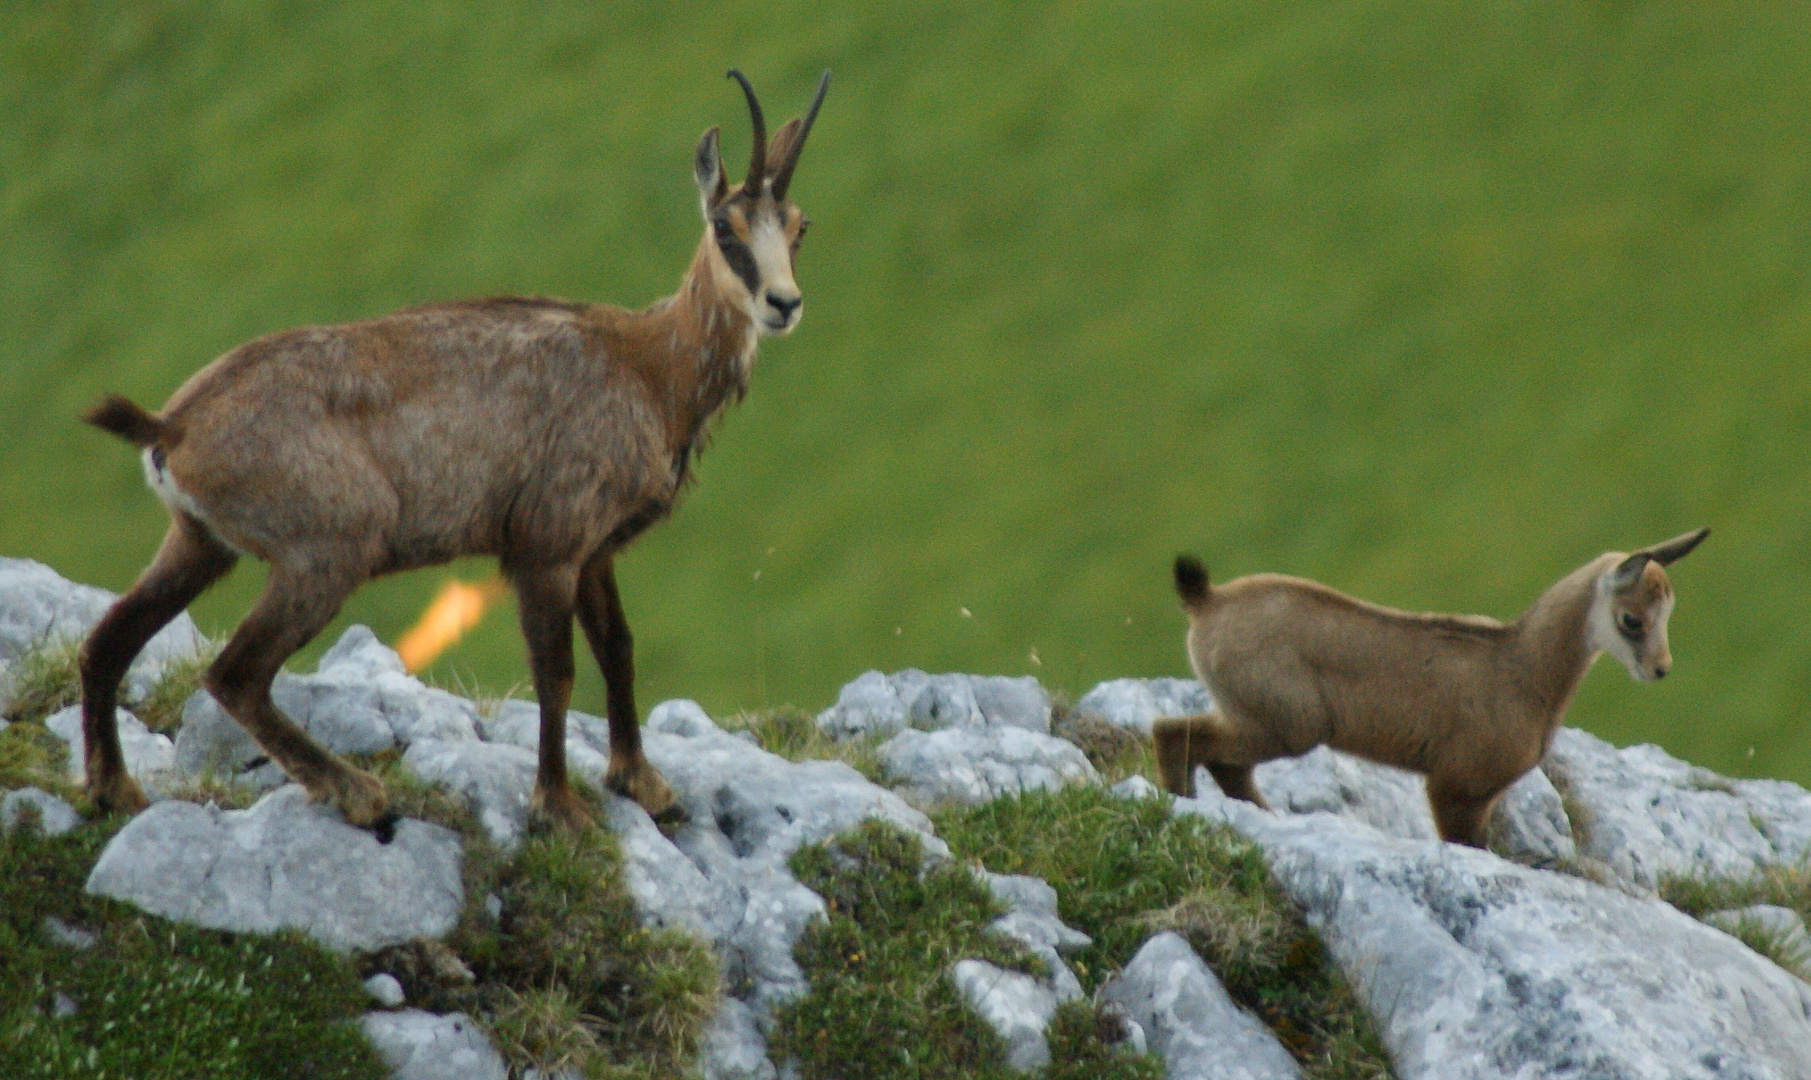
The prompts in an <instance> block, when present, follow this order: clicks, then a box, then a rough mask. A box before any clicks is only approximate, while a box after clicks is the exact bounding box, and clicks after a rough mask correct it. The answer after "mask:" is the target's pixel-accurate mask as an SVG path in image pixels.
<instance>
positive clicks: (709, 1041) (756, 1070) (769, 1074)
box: [698, 996, 777, 1080]
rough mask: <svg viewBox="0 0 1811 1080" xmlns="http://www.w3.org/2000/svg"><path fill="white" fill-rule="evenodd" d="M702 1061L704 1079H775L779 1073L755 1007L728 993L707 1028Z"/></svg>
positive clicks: (702, 1046) (700, 1046)
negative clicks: (755, 1012)
mask: <svg viewBox="0 0 1811 1080" xmlns="http://www.w3.org/2000/svg"><path fill="white" fill-rule="evenodd" d="M698 1064H699V1067H700V1068H701V1070H702V1071H703V1073H704V1080H774V1078H775V1076H776V1075H777V1072H776V1070H775V1069H774V1067H773V1062H772V1061H770V1060H768V1057H767V1040H766V1039H763V1038H762V1037H761V1031H760V1028H758V1027H757V1026H756V1025H755V1016H754V1012H753V1010H751V1009H750V1008H749V1007H748V1006H747V1005H746V1004H744V1003H743V1002H741V1001H738V1000H737V999H735V998H733V997H728V996H725V997H724V998H723V999H722V1000H721V1001H720V1002H719V1003H718V1005H717V1012H716V1015H714V1016H712V1017H711V1022H710V1023H709V1024H708V1025H707V1026H706V1027H705V1029H704V1038H703V1040H702V1041H701V1044H700V1045H699V1047H698Z"/></svg>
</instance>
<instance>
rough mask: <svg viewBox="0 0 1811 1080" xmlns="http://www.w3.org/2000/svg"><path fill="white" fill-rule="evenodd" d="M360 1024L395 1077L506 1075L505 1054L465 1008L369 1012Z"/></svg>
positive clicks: (490, 1078) (439, 1079)
mask: <svg viewBox="0 0 1811 1080" xmlns="http://www.w3.org/2000/svg"><path fill="white" fill-rule="evenodd" d="M360 1026H362V1027H363V1028H364V1031H365V1038H367V1039H370V1040H371V1044H372V1045H373V1046H375V1047H377V1052H378V1054H380V1055H381V1056H382V1057H383V1059H384V1064H386V1065H388V1066H389V1067H390V1076H391V1080H506V1078H507V1076H508V1070H507V1069H506V1068H505V1067H504V1065H503V1058H502V1056H501V1055H499V1054H498V1053H497V1050H496V1048H495V1047H493V1046H491V1044H490V1040H489V1039H487V1038H485V1037H484V1032H482V1031H480V1030H479V1029H478V1025H476V1024H474V1023H472V1021H471V1018H470V1017H468V1016H466V1015H465V1014H464V1013H449V1014H447V1015H445V1016H436V1015H435V1014H433V1013H431V1012H424V1011H422V1010H421V1009H402V1010H400V1011H397V1012H370V1013H366V1014H365V1016H364V1018H363V1019H362V1020H361V1021H360Z"/></svg>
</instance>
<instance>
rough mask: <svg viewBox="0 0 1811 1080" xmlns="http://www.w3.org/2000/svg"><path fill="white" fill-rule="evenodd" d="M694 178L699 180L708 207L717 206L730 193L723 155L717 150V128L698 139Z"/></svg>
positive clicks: (701, 192)
mask: <svg viewBox="0 0 1811 1080" xmlns="http://www.w3.org/2000/svg"><path fill="white" fill-rule="evenodd" d="M692 179H693V180H696V181H697V182H698V194H699V195H700V196H701V197H702V198H703V199H704V205H705V208H706V209H709V208H710V207H713V206H716V205H717V204H718V203H720V202H722V201H723V197H724V196H725V195H727V194H729V182H728V181H727V180H725V179H724V178H723V156H722V155H721V154H720V153H718V151H717V129H716V128H714V127H713V128H711V129H710V130H709V131H706V132H705V133H704V137H703V138H701V139H699V140H698V152H697V153H696V154H694V155H692Z"/></svg>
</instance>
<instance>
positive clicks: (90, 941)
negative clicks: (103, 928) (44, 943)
mask: <svg viewBox="0 0 1811 1080" xmlns="http://www.w3.org/2000/svg"><path fill="white" fill-rule="evenodd" d="M44 932H45V933H46V934H49V935H50V937H51V940H53V941H55V942H56V943H57V944H58V945H66V946H68V947H69V948H71V949H78V950H79V949H92V948H94V946H95V944H96V943H97V942H99V941H100V940H101V939H100V936H99V935H98V934H96V933H95V932H94V931H92V930H84V929H83V928H82V927H79V926H76V925H73V924H71V923H66V922H64V921H63V920H62V919H59V918H57V917H56V916H55V915H46V916H44Z"/></svg>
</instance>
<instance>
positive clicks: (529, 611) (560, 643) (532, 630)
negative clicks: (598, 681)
mask: <svg viewBox="0 0 1811 1080" xmlns="http://www.w3.org/2000/svg"><path fill="white" fill-rule="evenodd" d="M510 574H511V576H512V577H513V578H514V579H515V584H516V598H517V605H516V607H517V612H518V614H519V615H520V617H521V622H522V637H523V638H524V639H526V641H527V642H528V665H529V670H530V673H531V674H532V675H533V677H534V692H535V697H536V698H537V699H538V700H539V702H540V706H541V744H540V767H539V768H538V769H537V770H536V772H535V785H534V796H533V800H532V802H531V804H530V807H531V810H532V811H533V812H534V813H535V814H537V815H544V816H546V817H549V818H551V819H553V820H554V821H556V822H558V823H560V824H562V825H566V826H569V827H571V828H583V827H584V826H586V825H589V824H591V822H592V816H591V808H590V807H589V806H587V805H586V803H585V800H584V799H582V798H580V797H579V796H578V794H577V793H576V792H574V791H573V790H572V787H571V786H570V785H569V784H568V783H567V782H566V706H567V704H568V703H569V702H570V701H571V699H572V609H573V604H574V602H575V594H576V592H577V589H578V571H577V569H576V568H574V567H571V566H551V567H549V566H535V567H525V568H512V569H511V571H510Z"/></svg>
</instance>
